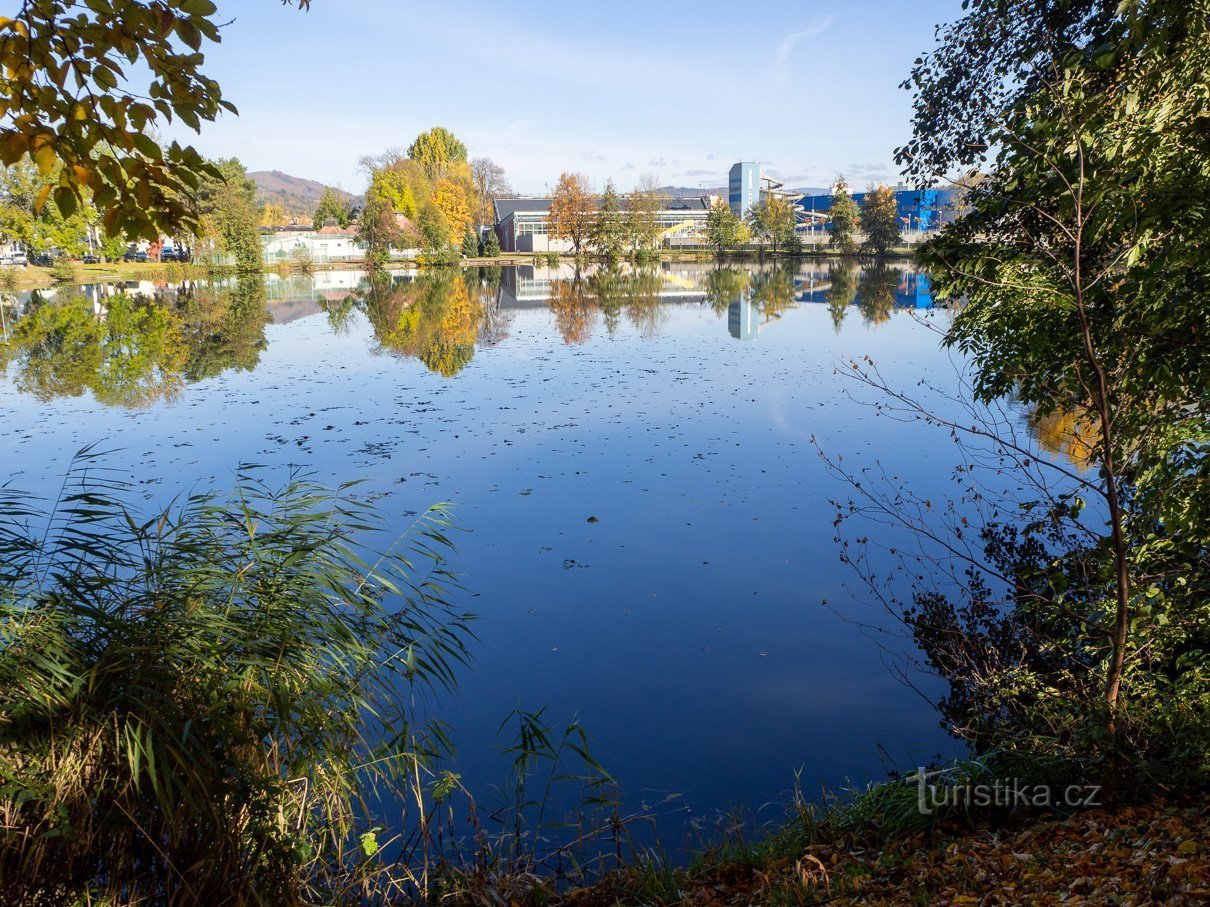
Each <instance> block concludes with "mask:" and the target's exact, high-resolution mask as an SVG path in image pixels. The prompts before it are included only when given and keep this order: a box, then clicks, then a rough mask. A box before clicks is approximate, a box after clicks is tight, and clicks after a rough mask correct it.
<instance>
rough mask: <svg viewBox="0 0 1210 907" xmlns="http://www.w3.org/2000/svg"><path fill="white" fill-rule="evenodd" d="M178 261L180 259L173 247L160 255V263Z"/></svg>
mask: <svg viewBox="0 0 1210 907" xmlns="http://www.w3.org/2000/svg"><path fill="white" fill-rule="evenodd" d="M178 260H179V259H178V258H177V254H176V249H174V248H172V247H171V246H169V247H168V248H167V249H165V250H164V251H163V252H161V253H160V261H178Z"/></svg>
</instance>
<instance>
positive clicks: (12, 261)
mask: <svg viewBox="0 0 1210 907" xmlns="http://www.w3.org/2000/svg"><path fill="white" fill-rule="evenodd" d="M4 264H6V265H27V264H29V258H28V257H27V256H26V254H25V253H24V252H14V253H13V254H12V255H6V256H5V257H4Z"/></svg>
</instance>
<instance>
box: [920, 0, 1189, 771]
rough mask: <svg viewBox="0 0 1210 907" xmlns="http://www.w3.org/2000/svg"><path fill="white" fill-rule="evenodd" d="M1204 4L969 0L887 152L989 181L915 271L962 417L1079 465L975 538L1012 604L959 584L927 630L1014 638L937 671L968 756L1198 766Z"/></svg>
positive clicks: (925, 68) (930, 612)
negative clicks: (995, 607)
mask: <svg viewBox="0 0 1210 907" xmlns="http://www.w3.org/2000/svg"><path fill="white" fill-rule="evenodd" d="M1207 12H1208V10H1207V6H1206V4H1205V3H1204V2H1192V3H1191V2H1185V0H1154V2H1148V3H1101V2H1091V0H1086V2H1077V3H1059V2H1047V0H1031V2H1023V3H1019V4H991V3H976V4H972V7H971V9H970V11H969V12H968V13H967V15H965V16H964V17H963V18H962V19H961V20H959V21H958V22H957V23H955V24H952V25H950V26H947V27H946V28H944V29H942V30H940V32H939V46H938V47H937V49H936V50H935V51H934V52H933V53H931V54H929V55H927V56H926V57H923V58H922V59H921V60H920V61H919V63H918V64H917V66H916V68H915V69H914V71H913V74H912V79H911V81H910V84H911V85H912V86H913V87H914V88H915V90H916V98H915V108H916V120H915V134H914V136H913V138H912V140H911V141H910V142H909V143H908V144H907V145H906V146H904V147H903V148H901V149H899V152H898V155H899V158H900V160H901V162H902V163H903V164H904V165H905V166H906V167H908V168H909V170H910V172H912V173H914V174H915V175H916V176H917V177H918V178H919V179H920V180H921V181H924V182H928V181H935V180H939V179H944V178H946V177H948V176H950V175H951V174H952V173H953V172H954V171H956V170H959V169H960V168H975V167H978V168H980V169H981V170H982V171H983V173H982V176H983V178H982V179H981V180H979V181H972V182H973V185H972V186H971V188H970V191H969V192H968V193H967V196H966V199H965V202H966V204H967V206H968V208H967V211H966V213H965V214H964V215H963V216H962V217H961V218H960V219H959V220H957V221H956V222H954V223H952V224H950V225H949V226H947V227H946V229H945V230H944V231H943V232H942V233H941V234H940V235H939V236H938V237H936V238H935V239H933V240H930V242H929V243H928V244H926V247H925V249H924V255H923V257H924V260H925V261H926V262H927V264H928V265H929V267H930V269H931V270H932V272H933V274H934V279H935V283H936V285H937V287H938V288H939V290H940V292H942V293H943V294H947V295H949V296H951V297H958V296H961V297H963V298H964V303H965V304H964V306H963V307H962V308H961V309H960V311H959V312H958V314H957V315H956V316H955V319H954V323H953V326H952V328H951V330H950V333H949V338H948V342H949V343H950V344H952V345H955V346H957V347H959V348H960V349H962V350H963V351H964V352H965V353H966V354H967V355H968V356H969V357H970V359H971V361H972V363H973V364H974V377H975V385H974V389H975V391H976V393H977V395H978V399H979V400H980V401H992V400H997V399H999V398H1001V397H1003V396H1005V395H1008V394H1011V395H1012V397H1013V398H1014V400H1015V401H1016V402H1018V403H1020V404H1021V405H1024V406H1027V407H1030V408H1032V410H1033V411H1034V413H1035V416H1036V417H1046V416H1049V415H1051V414H1055V413H1070V414H1072V415H1073V417H1074V418H1073V423H1074V424H1077V425H1080V426H1082V434H1083V436H1084V440H1085V441H1086V442H1087V443H1089V444H1090V446H1091V450H1089V451H1086V453H1087V458H1088V460H1089V461H1091V463H1092V464H1095V469H1094V470H1089V471H1087V472H1083V473H1078V474H1068V475H1065V476H1064V477H1063V481H1064V482H1066V483H1069V487H1070V488H1071V490H1070V491H1069V492H1066V493H1063V494H1059V495H1055V496H1051V497H1048V498H1045V499H1043V500H1042V501H1036V502H1027V503H1032V507H1031V509H1030V510H1029V511H1028V512H1027V513H1026V514H1025V515H1023V519H1022V522H1023V526H1016V525H1012V524H1010V525H1000V526H992V527H989V529H988V530H987V533H988V535H987V537H988V538H989V540H991V541H992V542H994V543H995V544H996V545H997V546H998V547H997V549H996V552H998V554H997V556H998V560H996V561H995V562H994V568H995V569H993V568H988V571H987V575H991V576H999V577H1005V578H1006V579H1005V580H1004V581H1005V582H1006V583H1008V584H1009V586H1010V588H1012V589H1013V590H1014V592H1013V595H1012V597H1011V599H1010V603H1009V606H1008V607H1006V609H1005V613H1003V614H998V615H995V618H994V619H992V618H991V617H988V616H987V615H986V614H982V615H981V613H980V612H979V611H978V607H979V601H986V600H987V598H986V596H984V595H983V590H982V589H977V590H973V593H972V594H971V595H970V596H968V601H967V602H966V603H964V604H963V606H962V607H961V608H957V607H955V606H953V605H952V603H946V602H937V601H930V602H927V603H926V604H927V605H928V609H927V610H926V611H925V612H923V617H924V618H926V619H927V620H933V621H934V623H933V624H932V625H935V626H939V627H940V631H939V632H940V633H941V634H944V633H948V632H950V630H952V629H954V628H955V627H958V628H959V629H961V628H960V626H959V624H960V622H961V621H962V620H963V619H965V618H966V617H971V616H973V617H974V618H977V619H979V620H984V621H988V622H989V623H990V625H991V627H992V628H993V630H994V631H995V632H996V633H1005V634H1008V633H1011V632H1012V631H1013V629H1014V628H1018V627H1020V628H1024V629H1027V630H1030V631H1031V632H1030V639H1029V642H1030V645H1029V647H1028V648H1027V649H1025V657H1024V658H1017V659H1015V660H1014V659H1013V658H1011V657H1009V656H1010V654H1011V651H1014V650H1012V649H1010V647H1009V646H1002V647H1000V648H997V649H994V650H993V651H995V652H996V653H997V654H998V655H999V654H1001V653H1003V655H1004V657H1005V661H1004V664H1006V665H1007V669H1006V670H1003V671H1001V672H995V671H993V672H989V671H988V670H987V667H988V665H987V664H986V663H983V664H977V663H975V662H974V661H973V660H971V659H970V658H968V657H966V656H963V655H962V653H961V652H959V653H957V654H958V656H959V657H956V658H954V659H950V660H943V661H942V662H941V663H942V664H943V665H944V666H945V670H947V671H948V672H949V675H950V680H951V686H952V688H953V689H954V693H953V696H955V697H957V699H958V701H959V702H972V703H975V706H976V707H978V706H981V705H984V704H986V703H988V702H991V701H993V700H994V701H996V702H998V703H999V705H998V706H997V710H996V711H992V710H990V709H988V710H985V711H984V712H983V714H982V716H981V717H982V718H983V719H984V722H985V723H984V724H983V726H982V727H983V732H984V737H983V739H984V741H985V742H986V740H988V739H991V740H993V741H994V742H1004V741H1008V742H1010V743H1013V744H1014V745H1015V744H1017V742H1018V741H1019V740H1021V738H1022V737H1025V736H1027V735H1029V734H1031V733H1032V734H1034V735H1036V737H1037V738H1038V739H1039V740H1043V739H1045V740H1050V739H1056V738H1057V739H1058V740H1060V741H1061V742H1062V743H1063V744H1065V745H1066V746H1067V747H1068V749H1067V750H1066V751H1067V752H1073V751H1074V752H1080V753H1094V754H1097V755H1099V756H1101V757H1103V758H1104V759H1105V760H1106V764H1108V765H1109V767H1110V768H1111V769H1117V770H1120V768H1121V766H1122V762H1123V760H1127V759H1136V760H1139V761H1142V760H1150V761H1151V762H1152V764H1153V765H1154V764H1157V763H1158V762H1159V761H1162V760H1165V759H1168V760H1176V761H1177V762H1178V763H1184V764H1204V761H1205V759H1206V758H1207V742H1206V740H1205V736H1204V733H1202V731H1204V727H1205V715H1206V709H1207V703H1206V697H1205V685H1204V673H1203V672H1204V670H1205V664H1206V662H1205V651H1206V627H1207V626H1208V625H1210V613H1208V612H1207V601H1208V600H1210V564H1208V562H1207V551H1208V550H1210V533H1208V532H1207V526H1206V522H1205V521H1204V520H1203V519H1201V518H1200V517H1197V516H1194V515H1195V514H1201V513H1205V512H1206V508H1207V507H1208V506H1210V489H1208V488H1207V483H1206V481H1205V476H1206V475H1207V473H1208V472H1210V462H1208V457H1207V453H1206V451H1207V446H1206V439H1207V438H1208V437H1210V426H1208V425H1207V416H1206V412H1207V408H1206V405H1205V401H1206V400H1207V395H1208V390H1210V368H1208V366H1210V345H1208V344H1206V343H1205V342H1204V340H1203V337H1204V313H1205V311H1207V308H1208V307H1210V290H1208V288H1210V250H1208V249H1207V246H1206V244H1205V242H1204V237H1205V235H1206V231H1207V226H1208V224H1207V209H1206V206H1205V199H1206V198H1207V197H1210V159H1208V158H1207V155H1206V154H1205V153H1204V140H1205V135H1204V126H1202V125H1200V123H1201V122H1202V121H1203V120H1204V97H1205V72H1206V71H1207V68H1208V67H1210V34H1208V33H1207ZM993 155H994V157H993ZM1018 462H1020V461H1018ZM1033 462H1036V461H1031V464H1032V463H1033ZM1018 468H1019V469H1020V470H1024V469H1026V465H1024V464H1022V465H1020V466H1019V467H1018ZM1050 468H1054V467H1053V466H1051V467H1050ZM1039 526H1040V527H1042V528H1041V529H1039V528H1038V527H1039ZM1060 527H1061V528H1062V530H1063V531H1060ZM1013 533H1015V535H1013ZM1031 545H1032V546H1033V547H1032V550H1031V549H1030V548H1029V546H1031ZM1039 552H1041V555H1039ZM946 608H949V609H950V614H951V617H946V615H945V609H946ZM951 618H952V619H951ZM927 620H926V622H925V623H923V624H921V626H922V627H924V629H925V630H928V628H929V626H931V625H930V624H929V623H927ZM937 621H940V622H939V623H937ZM939 638H940V636H937V635H934V636H933V637H932V639H933V641H934V642H935V641H936V640H937V639H939ZM955 638H958V639H962V640H966V641H969V642H970V644H971V645H970V649H971V651H974V650H976V649H977V648H978V646H979V645H981V644H982V643H983V642H984V640H983V639H981V638H979V637H978V636H976V635H975V634H973V633H971V632H970V631H969V629H968V630H967V631H966V632H965V635H959V636H958V637H955ZM1012 645H1013V646H1015V647H1016V649H1015V651H1020V650H1021V646H1020V644H1019V642H1017V641H1016V640H1013V642H1012ZM985 651H986V649H985ZM954 654H955V653H954V652H953V650H939V652H938V657H939V658H940V657H941V656H946V657H947V658H948V656H950V655H954ZM1056 661H1057V662H1058V664H1059V668H1061V669H1062V670H1061V672H1060V671H1059V670H1058V669H1056V667H1055V665H1056ZM1059 681H1061V682H1059ZM1191 727H1198V728H1200V730H1199V731H1196V732H1190V730H1189V728H1191ZM989 728H990V730H988V729H989Z"/></svg>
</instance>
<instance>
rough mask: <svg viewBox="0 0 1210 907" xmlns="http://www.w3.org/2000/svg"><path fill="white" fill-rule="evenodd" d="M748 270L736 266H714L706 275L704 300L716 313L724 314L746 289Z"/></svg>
mask: <svg viewBox="0 0 1210 907" xmlns="http://www.w3.org/2000/svg"><path fill="white" fill-rule="evenodd" d="M748 283H749V278H748V272H747V271H741V270H739V269H738V268H715V269H714V270H713V271H710V272H709V273H708V274H707V275H706V302H707V304H709V306H710V308H711V309H712V310H713V311H714V314H716V315H722V314H725V313H726V311H727V309H728V307H729V306H730V305H731V303H733V302H738V301H739V298H740V296H742V295H743V293H744V290H746V289H748Z"/></svg>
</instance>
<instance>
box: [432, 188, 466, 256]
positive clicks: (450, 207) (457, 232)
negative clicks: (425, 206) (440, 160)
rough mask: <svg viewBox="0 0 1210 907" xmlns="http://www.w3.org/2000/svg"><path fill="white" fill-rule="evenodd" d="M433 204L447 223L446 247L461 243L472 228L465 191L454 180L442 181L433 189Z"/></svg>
mask: <svg viewBox="0 0 1210 907" xmlns="http://www.w3.org/2000/svg"><path fill="white" fill-rule="evenodd" d="M433 204H434V205H435V206H436V208H437V210H438V211H440V212H441V215H442V218H443V219H444V221H445V233H446V242H445V245H449V244H451V243H453V242H455V241H460V240H461V239H462V237H463V236H464V235H466V232H467V231H468V230H470V228H471V212H470V207H469V206H468V205H467V200H466V192H465V190H464V189H463V188H462V186H460V185H459V184H458V183H455V182H454V181H453V180H448V179H440V180H438V181H437V184H436V185H435V186H434V187H433Z"/></svg>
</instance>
